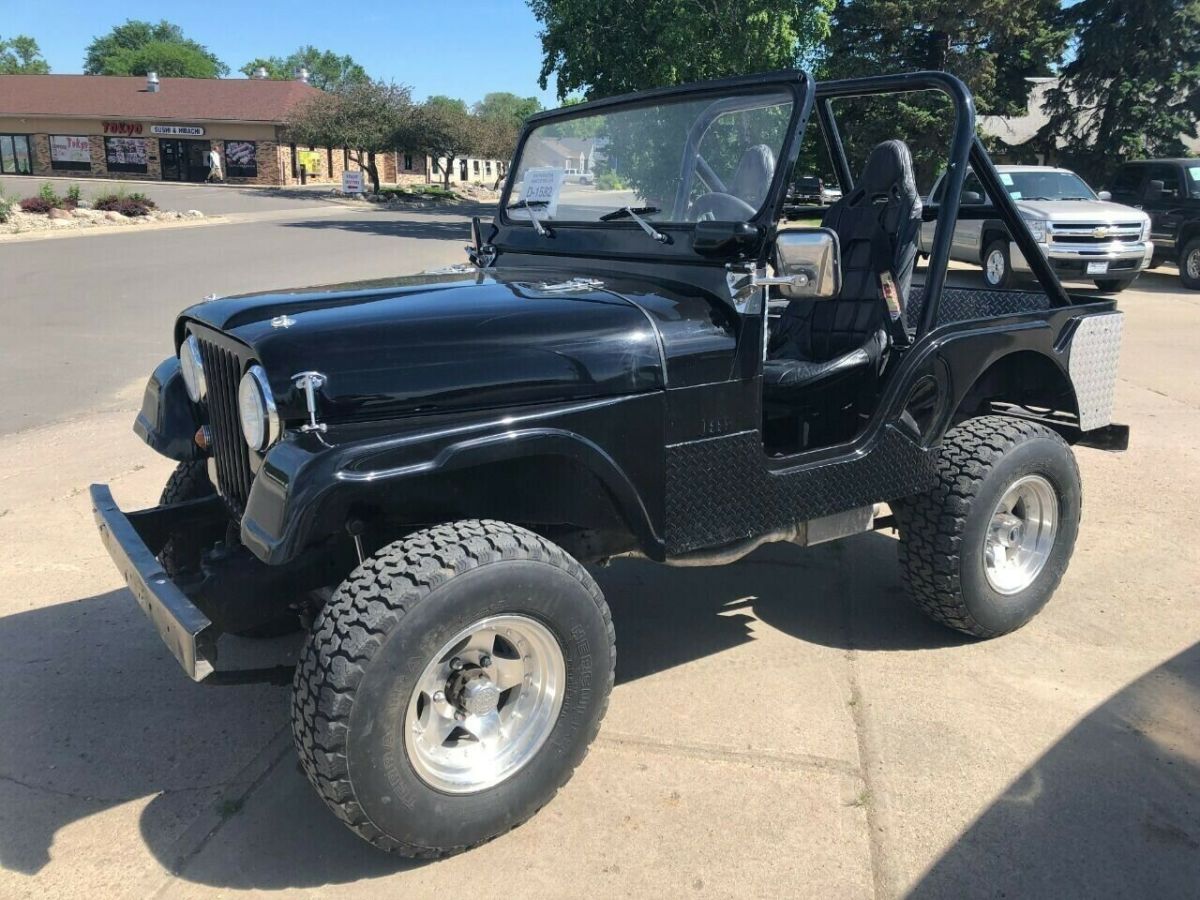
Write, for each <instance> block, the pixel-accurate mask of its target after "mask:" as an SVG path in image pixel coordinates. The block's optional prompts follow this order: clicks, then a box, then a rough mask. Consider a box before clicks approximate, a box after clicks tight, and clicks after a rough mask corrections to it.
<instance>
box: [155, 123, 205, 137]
mask: <svg viewBox="0 0 1200 900" xmlns="http://www.w3.org/2000/svg"><path fill="white" fill-rule="evenodd" d="M150 133H151V134H174V135H179V136H180V137H204V129H203V128H201V127H200V126H199V125H151V126H150Z"/></svg>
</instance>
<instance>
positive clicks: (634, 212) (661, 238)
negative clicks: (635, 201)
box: [600, 206, 671, 244]
mask: <svg viewBox="0 0 1200 900" xmlns="http://www.w3.org/2000/svg"><path fill="white" fill-rule="evenodd" d="M656 212H658V207H657V206H639V207H638V208H637V209H634V208H633V207H632V206H622V207H621V208H620V209H614V210H613V211H612V212H610V213H605V214H604V215H602V216H601V217H600V221H601V222H611V221H612V220H613V219H623V218H625V217H626V216H628V217H629V218H631V219H633V221H635V222H637V223H638V225H639V226H640V227H641V229H642V231H644V232H646V234H648V235H650V237H652V238H654V240H656V241H658V242H659V243H660V244H666V243H669V242H670V240H671V239H670V238H669V237H667V235H665V234H663V233H662V232H661V231H659V230H658V229H657V228H655V227H654V226H653V225H651V224H650V223H649V222H647V221H646V220H645V219H643V218H642V217H641V216H639V215H638V213H644V214H645V215H650V214H651V213H656Z"/></svg>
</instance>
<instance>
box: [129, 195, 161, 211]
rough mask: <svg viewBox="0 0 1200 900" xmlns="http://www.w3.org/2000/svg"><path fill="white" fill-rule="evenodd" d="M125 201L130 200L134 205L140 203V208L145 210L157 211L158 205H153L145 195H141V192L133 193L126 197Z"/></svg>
mask: <svg viewBox="0 0 1200 900" xmlns="http://www.w3.org/2000/svg"><path fill="white" fill-rule="evenodd" d="M125 199H126V200H132V201H133V202H134V203H140V204H141V205H142V206H144V207H146V209H158V204H157V203H155V202H154V201H153V200H151V199H150V198H149V197H147V196H146V195H145V194H143V193H142V192H141V191H134V192H133V193H132V194H130V195H129V196H127V197H126V198H125Z"/></svg>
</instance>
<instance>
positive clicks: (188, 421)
mask: <svg viewBox="0 0 1200 900" xmlns="http://www.w3.org/2000/svg"><path fill="white" fill-rule="evenodd" d="M199 428H200V420H199V419H198V418H197V416H196V407H195V404H193V403H192V401H191V398H189V397H188V393H187V387H186V386H185V385H184V383H183V373H182V372H181V371H180V370H179V360H178V359H177V358H176V357H174V356H171V357H168V358H167V359H164V360H163V361H162V362H161V363H159V364H158V367H157V368H156V369H155V370H154V372H153V374H151V376H150V380H149V381H148V382H146V391H145V393H144V394H143V395H142V411H141V412H139V413H138V415H137V418H136V419H134V422H133V431H134V434H136V435H137V436H138V437H140V438H141V439H142V440H143V441H145V442H146V443H147V444H149V445H150V447H152V448H153V449H154V450H156V451H158V452H159V453H161V454H162V455H163V456H166V457H168V458H169V459H177V460H179V461H181V462H187V461H189V460H194V459H201V458H203V455H204V454H203V453H202V452H201V450H200V448H199V447H197V446H196V431H197V430H198V429H199Z"/></svg>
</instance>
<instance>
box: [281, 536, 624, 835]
mask: <svg viewBox="0 0 1200 900" xmlns="http://www.w3.org/2000/svg"><path fill="white" fill-rule="evenodd" d="M497 617H499V618H507V619H509V620H516V621H523V622H526V623H529V622H533V623H534V624H533V625H529V626H528V628H527V630H526V632H521V631H519V630H518V631H517V632H516V634H518V635H519V634H522V633H526V634H529V633H530V630H532V631H537V630H538V629H541V633H542V634H543V635H544V636H545V638H546V639H547V640H546V642H543V643H542V644H541V650H542V651H543V652H544V651H545V650H546V649H547V648H548V647H549V648H550V649H551V650H552V653H551V655H553V654H554V653H558V654H559V657H558V658H559V659H560V660H561V663H562V664H563V668H562V671H561V675H562V677H561V678H560V680H559V682H558V683H559V684H560V685H561V696H562V702H561V706H560V707H556V709H557V711H556V712H555V713H554V714H553V715H551V716H550V717H549V718H547V719H546V720H545V724H544V726H543V727H544V728H545V729H546V731H545V732H544V735H545V736H544V738H543V739H542V743H540V744H537V745H535V746H536V749H535V750H533V751H532V755H530V756H529V757H528V758H527V760H526V761H525V762H524V763H523V764H521V765H520V766H519V768H517V769H516V770H515V771H511V772H509V773H508V774H507V775H505V776H504V777H503V778H502V780H500V781H499V782H498V783H495V784H488V785H485V786H483V787H481V788H480V789H473V788H471V789H467V790H461V791H457V792H456V791H455V790H454V789H453V788H451V789H448V790H447V789H442V788H440V787H435V786H434V785H433V784H431V783H430V779H429V776H428V770H427V769H424V770H423V769H421V768H420V766H422V765H424V763H423V762H422V759H424V757H422V756H421V753H422V752H424V751H421V750H414V749H413V747H412V746H410V743H415V742H416V741H417V740H418V739H417V737H415V736H414V735H415V733H417V732H418V731H421V729H420V728H419V727H418V726H419V725H420V719H419V717H418V718H415V719H414V718H413V716H412V710H414V709H419V708H420V704H421V702H422V701H425V702H426V703H427V704H428V698H429V697H433V696H434V693H435V692H433V691H430V693H429V694H425V693H424V690H423V687H422V686H423V685H425V684H426V683H427V682H426V680H425V679H426V676H427V674H428V673H429V671H430V670H431V667H434V666H435V665H437V664H438V663H437V661H438V660H439V659H442V660H444V659H445V657H448V656H452V657H453V660H452V664H453V663H454V662H457V663H458V664H459V665H461V660H460V659H459V657H460V656H462V657H469V656H470V653H471V652H472V651H471V649H470V647H471V646H472V645H473V641H472V644H469V645H467V646H466V647H464V649H463V650H462V651H455V650H454V649H453V648H455V647H463V645H462V644H461V643H458V644H456V643H454V642H455V641H457V640H458V637H457V636H458V635H461V634H463V633H464V632H465V631H469V630H470V629H472V628H475V627H477V626H478V625H479V623H480V622H487V621H495V620H496V619H497ZM509 634H510V635H511V634H513V632H509ZM510 639H511V640H512V641H513V644H514V646H515V643H516V642H517V639H516V638H515V637H511V638H510ZM500 640H501V642H503V639H500ZM447 642H450V643H449V645H448V644H447ZM447 646H449V647H450V648H451V651H450V652H449V653H447V652H446V650H447ZM496 646H499V644H497V645H496ZM523 652H525V651H522V652H519V653H518V654H517V656H516V660H517V663H518V665H520V664H521V663H520V660H521V656H522V653H523ZM485 656H486V654H485ZM475 658H479V657H478V656H476V657H475ZM530 658H531V657H530V656H525V657H524V659H525V665H529V664H530V663H529V660H530ZM615 663H616V647H615V639H614V632H613V626H612V617H611V615H610V613H609V610H608V605H607V604H606V603H605V602H604V597H603V596H602V594H601V593H600V589H599V587H598V586H597V585H596V583H595V582H594V581H593V580H592V578H591V576H590V575H589V574H588V573H587V572H586V571H585V570H584V568H583V567H582V566H581V565H580V564H579V563H578V562H576V561H575V560H574V559H573V558H572V557H571V556H569V555H568V554H567V553H566V552H565V551H563V550H562V549H561V548H559V547H557V546H555V545H554V544H552V543H550V542H549V541H547V540H544V539H543V538H541V537H539V536H538V535H535V534H533V533H532V532H529V531H526V530H525V529H522V528H518V527H516V526H513V525H508V524H505V523H503V522H495V521H490V520H467V521H461V522H455V523H452V524H447V525H440V526H437V527H435V528H430V529H427V530H425V531H420V532H417V533H416V534H413V535H410V536H409V537H407V538H405V539H403V540H400V541H397V542H395V543H393V544H389V545H388V546H386V547H384V548H383V549H381V550H380V551H379V552H377V553H376V554H375V555H373V556H372V557H370V558H369V559H367V560H366V561H365V562H364V563H363V564H362V565H360V566H359V567H358V568H357V569H355V570H354V572H353V573H351V575H350V577H349V578H348V579H347V580H346V581H345V582H343V583H342V585H341V586H340V587H339V588H338V590H337V592H336V593H335V594H334V596H333V598H332V599H331V600H330V602H329V603H328V604H327V605H326V607H325V608H324V609H323V610H322V612H321V613H320V615H319V616H318V617H317V620H316V622H315V623H314V624H313V629H312V632H311V634H310V635H309V638H308V641H307V642H306V644H305V646H304V648H303V650H302V652H301V656H300V660H299V662H298V664H297V667H296V675H295V679H294V682H293V701H292V728H293V733H294V736H295V741H296V749H297V751H298V752H299V755H300V762H301V765H302V766H303V768H304V771H305V773H306V774H307V775H308V779H309V781H310V782H311V783H312V785H313V787H315V788H316V790H317V792H318V793H319V794H320V795H321V797H322V798H323V799H324V800H325V803H326V804H327V805H328V806H329V808H330V809H331V810H333V812H334V813H335V814H336V815H337V816H338V818H340V819H341V820H342V821H343V822H345V823H346V824H347V825H348V826H349V827H350V829H351V830H352V831H354V832H355V833H356V834H358V835H359V836H361V837H363V838H365V839H366V840H367V841H369V842H370V843H372V844H374V845H375V846H376V847H379V848H381V849H383V850H387V851H391V852H394V853H398V854H400V855H404V856H412V857H422V858H436V857H441V856H448V855H450V854H453V853H457V852H460V851H462V850H466V849H469V848H471V847H473V846H476V845H478V844H481V843H483V842H485V841H488V840H490V839H492V838H494V837H496V836H497V835H500V834H502V833H504V832H506V831H508V830H509V829H511V828H513V827H515V826H517V825H519V824H521V823H522V822H524V821H525V820H526V819H528V818H529V817H531V816H532V815H533V814H534V813H536V812H537V811H538V810H539V809H540V808H541V807H542V806H543V805H545V804H546V803H547V802H548V801H549V800H550V799H551V798H552V797H553V796H554V794H555V793H556V792H557V791H558V789H559V788H560V787H561V786H562V785H563V784H565V783H566V781H567V780H568V779H569V778H570V777H571V774H572V772H573V771H574V770H575V767H576V766H578V765H579V763H580V762H581V761H582V760H583V758H584V756H585V755H586V753H587V748H588V745H589V744H590V743H591V741H592V739H593V738H594V737H595V735H596V732H597V731H598V729H599V727H600V720H601V719H602V718H603V716H604V712H605V710H606V708H607V706H608V696H609V692H610V691H611V689H612V684H613V675H614V671H615ZM485 664H486V663H480V665H485ZM462 671H464V672H473V671H474V672H478V671H480V670H478V669H474V668H472V667H470V666H468V668H467V669H465V670H462ZM496 683H497V684H499V683H500V679H499V678H498V677H497V682H496ZM529 683H530V676H525V681H524V683H523V684H529ZM519 690H524V687H523V686H522V687H521V688H520V689H519ZM451 693H452V690H451V688H450V687H447V690H446V691H445V693H444V694H443V693H442V692H441V691H438V692H436V694H438V695H439V696H441V697H445V698H447V700H448V698H449V697H450V696H451ZM543 693H544V692H539V691H536V690H532V689H531V693H530V694H529V695H528V696H529V697H533V698H536V697H538V696H542V694H543ZM460 696H461V695H460ZM521 696H524V695H521ZM443 702H446V701H445V700H444V701H443ZM426 714H427V715H430V714H431V713H429V706H428V705H427V706H426ZM418 715H419V714H418ZM470 721H471V720H468V724H469V722H470ZM452 737H453V733H452ZM406 738H407V740H406ZM459 740H461V738H460V739H459ZM449 743H450V744H451V745H452V746H454V747H455V752H457V744H456V742H454V741H449ZM483 746H484V745H483V742H482V741H481V742H480V747H481V748H482V747H483ZM423 772H424V773H425V774H422V773H423Z"/></svg>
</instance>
